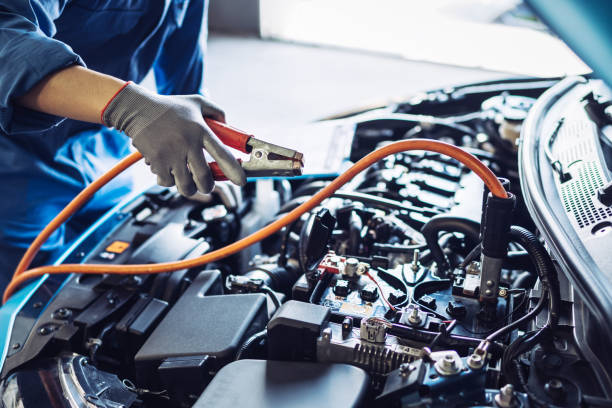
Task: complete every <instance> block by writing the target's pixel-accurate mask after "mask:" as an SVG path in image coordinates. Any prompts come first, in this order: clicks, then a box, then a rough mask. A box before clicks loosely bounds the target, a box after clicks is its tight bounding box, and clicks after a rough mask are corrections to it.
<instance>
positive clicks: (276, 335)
mask: <svg viewBox="0 0 612 408" xmlns="http://www.w3.org/2000/svg"><path fill="white" fill-rule="evenodd" d="M329 315H330V311H329V309H328V308H327V307H325V306H319V305H314V304H312V303H304V302H298V301H295V300H290V301H288V302H286V303H284V304H283V305H282V306H281V307H280V309H278V312H276V314H275V315H274V317H273V318H272V320H270V323H269V324H268V357H269V358H271V359H274V360H315V359H316V356H317V337H319V336H320V334H321V330H322V329H323V325H324V324H325V323H326V322H327V321H328V320H329Z"/></svg>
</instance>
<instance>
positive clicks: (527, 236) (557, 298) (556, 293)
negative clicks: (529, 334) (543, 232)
mask: <svg viewBox="0 0 612 408" xmlns="http://www.w3.org/2000/svg"><path fill="white" fill-rule="evenodd" d="M510 240H511V241H514V242H516V243H517V244H519V245H521V246H522V247H523V248H525V251H527V253H528V254H529V257H530V258H531V261H532V262H533V264H534V265H535V269H536V272H537V273H538V276H539V278H540V281H541V282H542V286H543V288H542V289H543V290H546V289H547V290H548V292H549V299H550V305H549V307H550V322H549V324H550V326H551V327H554V326H556V325H557V323H558V322H559V309H560V307H561V292H560V289H559V279H558V278H557V271H556V269H555V266H554V265H553V263H552V260H551V259H550V257H549V256H548V253H547V252H546V249H545V248H544V245H543V244H542V243H541V242H540V241H539V240H538V238H537V237H536V236H535V235H534V234H533V233H532V232H530V231H528V230H526V229H525V228H523V227H519V226H516V225H514V226H512V227H510Z"/></svg>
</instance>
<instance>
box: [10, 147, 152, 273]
mask: <svg viewBox="0 0 612 408" xmlns="http://www.w3.org/2000/svg"><path fill="white" fill-rule="evenodd" d="M140 159H142V155H141V154H140V153H138V152H136V153H132V154H130V155H129V156H127V157H125V158H124V159H122V160H121V161H120V162H119V163H117V164H116V165H115V166H113V168H111V169H110V170H109V171H107V172H106V173H104V174H103V175H102V176H101V177H100V178H98V179H96V180H94V181H93V182H92V183H91V184H90V185H88V186H87V187H85V188H84V189H83V190H82V191H81V192H80V193H79V194H78V195H77V196H76V197H74V198H73V199H72V201H70V203H69V204H68V205H67V206H66V207H64V209H62V211H60V213H59V214H58V215H56V216H55V218H53V220H51V222H50V223H49V224H48V225H47V226H46V227H45V228H43V230H42V231H41V232H40V233H39V234H38V236H37V237H36V239H35V240H34V241H33V242H32V243H31V244H30V247H29V248H28V250H27V251H26V252H25V254H23V257H22V258H21V260H20V261H19V265H17V269H15V273H14V275H13V279H14V278H15V277H16V276H17V275H20V274H22V273H23V272H24V271H25V270H26V269H28V267H29V266H30V264H31V263H32V261H33V260H34V257H35V256H36V254H38V251H39V250H40V248H41V247H42V245H43V244H44V243H45V242H46V241H47V239H49V237H50V236H51V234H53V232H55V230H56V229H58V228H59V227H60V226H61V225H62V224H63V223H64V222H66V221H67V220H68V219H69V218H70V217H71V216H72V215H74V213H76V212H77V211H78V210H79V209H80V208H81V207H83V205H85V204H87V202H88V201H89V200H90V199H91V198H92V197H93V196H94V194H95V193H96V192H97V191H98V190H100V189H101V188H102V187H104V186H105V185H106V184H107V183H108V182H109V181H111V180H112V179H114V178H115V177H116V176H117V175H119V173H121V172H123V171H125V170H126V169H127V168H128V167H130V166H131V165H132V164H134V163H136V162H137V161H138V160H140Z"/></svg>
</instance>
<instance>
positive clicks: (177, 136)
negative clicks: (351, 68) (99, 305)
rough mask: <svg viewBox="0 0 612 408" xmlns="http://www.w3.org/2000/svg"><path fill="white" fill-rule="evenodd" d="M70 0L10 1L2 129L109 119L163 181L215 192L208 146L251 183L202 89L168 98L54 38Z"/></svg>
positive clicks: (2, 57)
mask: <svg viewBox="0 0 612 408" xmlns="http://www.w3.org/2000/svg"><path fill="white" fill-rule="evenodd" d="M65 5H66V2H65V1H63V0H44V1H43V0H2V6H0V9H1V11H0V44H2V46H0V129H1V130H2V131H3V132H4V133H5V134H7V135H10V136H11V137H15V138H19V137H21V135H23V134H27V133H38V132H42V131H44V130H46V129H49V128H51V127H52V126H54V125H57V124H58V123H59V122H61V120H62V117H69V118H73V119H79V120H84V121H89V122H94V123H104V124H105V125H106V126H109V127H114V128H117V129H118V130H120V131H123V132H125V133H126V134H127V135H128V136H129V137H131V138H132V141H133V144H134V146H135V147H136V148H137V149H138V150H139V151H140V152H141V153H142V154H143V156H144V157H145V160H146V161H147V163H149V164H150V166H151V171H153V172H154V173H155V174H157V176H158V183H159V184H161V185H164V186H171V185H174V184H176V185H177V187H178V189H179V191H180V192H181V193H182V194H184V195H191V194H193V193H195V192H196V190H197V189H199V190H200V191H202V192H208V191H210V190H211V189H212V187H213V184H214V182H213V178H212V175H211V171H210V168H209V167H208V164H207V163H206V160H205V157H204V153H203V151H202V149H206V150H207V151H208V152H209V153H210V154H211V155H212V156H213V158H214V159H215V160H216V161H217V162H218V163H219V167H220V168H221V170H222V171H223V172H224V173H225V175H226V176H227V177H228V178H229V179H230V180H232V181H233V182H234V183H236V184H240V185H243V184H244V183H245V181H246V177H245V174H244V171H243V170H242V167H241V166H240V164H239V163H238V162H237V161H236V159H235V158H234V157H233V156H232V155H231V154H230V153H229V151H228V150H226V148H225V146H224V145H223V144H222V143H221V142H220V141H219V139H218V138H217V137H216V136H215V135H214V133H213V132H212V131H211V130H210V128H209V127H208V126H207V125H206V123H205V121H204V117H205V116H206V117H212V118H215V119H219V120H223V119H224V115H223V112H222V111H221V109H219V108H218V107H216V106H215V105H214V104H212V103H210V102H209V101H207V100H206V99H204V98H203V97H202V96H199V95H186V96H161V95H158V94H156V93H153V92H150V91H148V90H146V89H144V88H142V87H140V86H138V85H134V84H131V83H130V84H127V86H123V85H124V83H123V81H120V80H119V79H116V78H112V77H109V76H106V75H102V74H99V73H96V72H93V71H90V70H88V69H86V68H84V65H85V63H84V62H83V60H82V59H81V58H80V57H79V56H78V55H77V54H76V53H75V52H74V51H73V50H72V49H71V48H70V47H69V46H68V45H66V44H64V43H62V42H61V41H58V40H56V39H55V38H53V37H54V35H55V33H56V32H57V30H56V27H55V21H56V20H57V19H58V18H59V16H60V15H61V12H62V10H63V8H64V7H65ZM118 91H119V92H118ZM22 106H23V107H22ZM24 107H26V108H30V109H25V108H24ZM35 111H36V112H35ZM40 112H43V113H40ZM48 113H50V114H53V115H49V114H48ZM101 113H103V114H102V115H101Z"/></svg>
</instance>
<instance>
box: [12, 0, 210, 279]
mask: <svg viewBox="0 0 612 408" xmlns="http://www.w3.org/2000/svg"><path fill="white" fill-rule="evenodd" d="M207 6H208V0H0V288H3V287H4V286H6V284H7V283H8V280H9V278H10V276H11V275H12V273H13V270H14V268H15V266H16V265H17V262H18V260H19V259H20V257H21V255H22V254H23V252H24V251H25V248H27V246H28V245H29V244H30V243H31V242H32V240H33V239H34V238H35V237H36V235H37V234H38V233H39V232H40V231H41V230H42V228H43V227H44V226H45V225H46V224H47V223H48V222H49V221H50V220H51V219H52V218H53V217H54V216H55V215H56V214H57V213H58V212H59V211H60V210H61V209H62V208H63V207H64V206H65V205H66V204H67V203H68V202H69V201H70V200H71V199H72V198H73V197H74V196H75V195H76V194H77V193H78V192H79V191H80V190H82V189H83V188H84V187H85V186H86V185H87V184H88V183H90V182H91V181H92V180H94V179H95V178H97V177H98V176H99V175H101V174H102V173H103V172H104V171H106V170H107V169H109V168H110V167H112V165H114V164H115V163H116V162H117V161H118V160H119V159H120V158H122V157H124V156H125V155H127V154H128V153H129V149H130V142H129V139H128V138H127V136H125V135H124V134H121V133H119V132H117V131H115V130H111V129H107V128H105V127H103V126H101V125H96V124H91V123H85V122H79V121H75V120H70V119H64V118H60V117H55V116H51V115H47V114H43V113H40V112H34V111H32V110H29V109H26V108H23V107H20V106H17V105H16V104H15V103H14V99H15V98H16V97H19V96H21V95H24V94H25V93H27V92H28V90H30V89H31V88H32V87H33V86H34V85H35V84H36V83H38V82H39V81H40V80H41V79H42V78H43V77H45V76H46V75H49V74H51V73H53V72H55V71H57V70H60V69H62V68H65V67H68V66H71V65H74V64H80V65H84V66H87V67H88V68H90V69H93V70H95V71H98V72H103V73H105V74H109V75H112V76H115V77H117V78H120V79H123V80H126V81H133V82H136V83H138V82H140V81H142V79H143V78H144V77H145V76H146V74H147V73H148V72H149V71H150V70H151V69H153V71H154V74H155V82H156V85H157V90H158V92H159V93H161V94H192V93H199V92H200V91H201V86H202V80H203V71H204V65H203V64H204V61H203V53H204V49H203V45H204V44H205V41H204V40H205V36H206V31H205V30H206V12H207ZM131 186H132V184H131V178H130V177H129V175H126V176H124V177H120V178H118V179H117V180H115V181H113V182H111V183H110V184H109V185H108V186H106V187H105V188H104V189H103V190H101V191H100V192H99V193H98V194H97V195H96V197H95V198H94V199H93V200H92V201H91V202H90V203H89V204H88V205H87V206H86V207H85V209H84V210H82V211H81V219H80V221H81V222H80V223H79V222H78V221H79V219H78V218H77V219H76V221H77V222H76V223H75V224H81V225H83V222H82V220H83V217H84V218H85V219H86V220H87V219H88V218H89V219H91V218H95V217H97V216H98V215H99V214H100V213H101V212H103V211H105V210H107V209H109V208H110V207H112V206H113V205H115V204H116V203H118V202H119V201H120V199H121V197H122V196H123V195H124V194H126V193H127V192H129V191H130V188H131ZM65 235H66V229H65V228H64V227H62V228H61V229H60V230H58V231H57V232H56V233H55V234H53V236H52V237H51V238H50V239H49V240H48V242H47V243H46V244H45V245H44V247H43V251H45V253H47V254H48V253H50V252H51V251H53V250H56V249H58V248H60V247H61V246H62V245H63V244H65ZM43 258H44V257H43Z"/></svg>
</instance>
